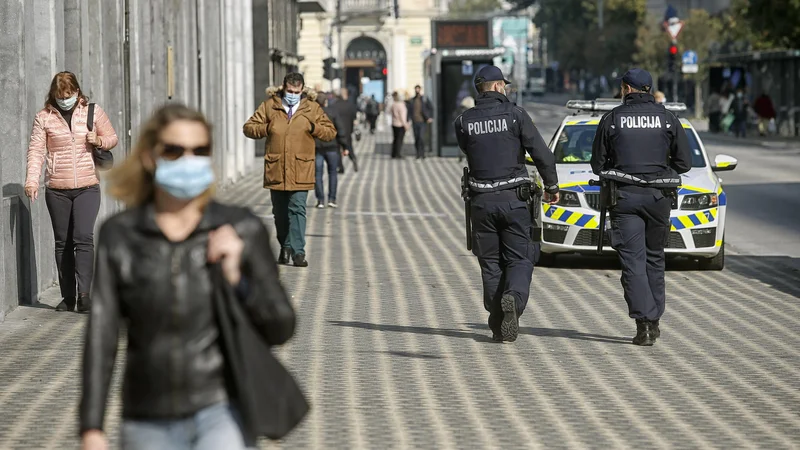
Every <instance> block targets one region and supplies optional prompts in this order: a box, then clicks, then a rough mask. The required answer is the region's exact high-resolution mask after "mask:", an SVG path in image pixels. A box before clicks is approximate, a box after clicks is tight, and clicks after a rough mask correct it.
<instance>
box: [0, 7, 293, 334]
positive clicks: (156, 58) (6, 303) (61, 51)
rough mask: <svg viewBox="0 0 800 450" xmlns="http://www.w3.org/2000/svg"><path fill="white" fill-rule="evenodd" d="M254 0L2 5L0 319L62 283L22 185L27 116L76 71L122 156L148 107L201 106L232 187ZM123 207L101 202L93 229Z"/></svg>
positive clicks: (245, 161) (47, 234) (39, 207)
mask: <svg viewBox="0 0 800 450" xmlns="http://www.w3.org/2000/svg"><path fill="white" fill-rule="evenodd" d="M252 1H253V0H185V1H181V2H174V1H173V2H164V1H162V0H102V1H101V0H63V1H58V2H49V1H24V2H23V1H11V2H8V1H4V2H0V99H2V103H3V105H4V107H3V108H0V121H2V123H3V127H4V128H3V132H2V133H0V185H2V203H1V206H0V321H2V320H3V318H4V316H5V314H6V313H7V312H8V311H10V310H11V309H13V308H14V307H16V306H17V305H18V304H32V303H35V302H36V300H37V299H38V296H39V293H40V292H41V291H43V290H44V289H45V288H47V287H48V286H51V285H52V284H53V283H54V282H55V281H56V279H57V277H56V268H55V262H54V255H53V249H54V244H53V232H52V229H51V225H50V218H49V216H48V212H47V208H46V206H45V202H44V187H43V186H42V188H41V189H42V192H40V195H39V200H38V201H36V202H33V203H31V202H30V201H29V200H28V199H27V198H26V197H25V195H24V190H23V186H24V184H25V174H26V151H27V148H28V139H29V135H30V130H31V127H32V124H33V117H34V115H35V114H36V113H37V112H38V111H39V110H40V109H41V108H42V107H43V106H44V100H45V96H46V95H47V91H48V88H49V86H50V81H51V79H52V77H53V75H54V74H56V73H57V72H60V71H63V70H69V71H71V72H73V73H75V74H76V75H77V77H78V79H79V81H80V83H81V87H82V89H83V90H84V93H86V94H88V96H89V97H90V99H91V100H92V101H93V102H97V103H98V104H100V105H101V106H102V107H103V109H104V110H105V111H106V112H107V113H108V115H109V118H110V119H111V122H112V124H113V126H114V128H115V130H116V132H117V134H118V136H119V138H120V142H119V145H118V146H117V147H116V148H115V149H114V155H115V158H116V160H117V161H119V160H121V159H123V158H125V157H126V156H127V155H128V152H129V151H130V148H131V146H132V142H135V140H136V137H137V135H138V133H139V129H140V127H141V125H142V122H143V121H145V120H147V118H148V117H149V116H150V115H151V113H152V112H153V110H154V109H155V108H157V107H159V106H160V105H162V104H164V103H167V102H176V101H179V102H182V103H185V104H188V105H190V106H193V107H196V108H199V109H201V110H202V111H203V112H205V114H206V115H207V117H208V118H209V120H210V121H211V122H212V123H213V124H214V134H215V136H214V141H215V143H216V151H215V153H214V164H215V171H216V173H217V177H218V180H219V183H220V184H222V185H224V184H227V183H231V182H233V181H235V180H237V179H239V178H240V177H241V176H243V175H244V174H245V173H246V172H247V171H249V170H252V169H253V166H254V164H253V154H254V148H253V142H252V141H251V140H248V139H246V138H245V137H244V136H243V135H242V132H241V127H242V124H243V123H244V122H245V121H246V120H247V119H248V118H249V117H250V115H251V114H252V112H253V110H254V109H255V106H254V105H253V98H254V95H253V91H254V87H253V77H252V75H251V68H252V67H253V58H254V52H253V33H252V31H253V28H252V22H253V19H252V17H251V13H252V12H253V9H252V7H253V3H252ZM277 1H283V0H276V2H277ZM101 3H102V5H101ZM126 37H127V39H126ZM259 90H260V91H261V92H263V89H261V88H259ZM118 209H119V205H117V204H116V203H115V202H114V201H112V200H111V199H109V198H107V197H105V196H104V198H103V200H102V203H101V211H100V217H99V219H98V224H100V223H102V220H103V218H104V217H107V216H108V215H109V214H111V213H113V212H115V211H117V210H118Z"/></svg>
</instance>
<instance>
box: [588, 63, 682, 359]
mask: <svg viewBox="0 0 800 450" xmlns="http://www.w3.org/2000/svg"><path fill="white" fill-rule="evenodd" d="M652 85H653V79H652V77H651V76H650V74H649V73H648V72H647V71H645V70H642V69H631V70H629V71H628V72H626V73H625V75H624V76H623V77H622V91H621V92H622V98H623V104H622V105H621V106H618V107H616V108H614V109H613V110H612V111H611V112H609V113H607V114H606V115H605V116H603V119H602V120H601V121H600V125H599V126H598V130H597V134H596V135H595V138H594V143H593V146H592V161H591V164H592V171H593V172H594V173H595V174H597V175H599V176H600V178H601V179H603V180H607V181H608V182H610V183H615V184H616V187H617V189H616V191H617V195H616V199H615V200H616V205H614V206H612V207H611V208H610V216H611V245H612V247H613V248H614V249H615V250H616V251H617V253H618V254H619V259H620V262H621V264H622V278H621V281H622V288H623V290H624V291H625V301H626V302H627V303H628V312H629V315H630V317H631V318H633V319H636V337H634V338H633V344H635V345H653V344H654V343H655V340H656V338H658V337H659V336H660V335H661V331H660V329H659V319H660V318H661V316H662V315H663V314H664V306H665V302H666V290H665V285H664V267H665V258H664V247H665V245H666V242H667V240H668V239H669V231H670V220H669V216H670V209H671V208H672V207H676V206H677V205H675V204H674V203H676V202H677V192H676V189H677V188H678V187H679V186H680V184H681V178H680V176H679V175H678V174H681V173H685V172H688V171H689V169H691V168H692V154H691V150H690V148H689V143H688V140H687V138H686V133H685V132H684V131H683V127H682V126H681V123H680V121H679V120H678V118H677V117H675V115H674V114H672V113H671V112H669V111H667V110H666V109H665V108H664V105H661V104H657V103H656V101H655V98H654V97H653V96H652V95H651V94H650V87H651V86H652ZM612 205H613V200H612Z"/></svg>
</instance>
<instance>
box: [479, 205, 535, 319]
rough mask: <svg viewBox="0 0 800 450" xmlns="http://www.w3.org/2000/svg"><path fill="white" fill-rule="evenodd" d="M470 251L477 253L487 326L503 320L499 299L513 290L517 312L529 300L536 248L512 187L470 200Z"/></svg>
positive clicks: (524, 207) (528, 218) (526, 215)
mask: <svg viewBox="0 0 800 450" xmlns="http://www.w3.org/2000/svg"><path fill="white" fill-rule="evenodd" d="M470 211H471V214H472V235H473V236H472V253H473V254H474V255H475V256H477V257H478V263H479V264H480V266H481V276H482V278H483V307H484V308H485V309H486V310H487V311H489V327H490V328H492V330H497V329H499V327H500V324H501V322H502V320H503V311H502V309H501V307H500V300H501V298H502V297H503V295H504V294H507V293H508V294H512V295H513V296H514V297H515V298H516V300H517V313H518V314H522V312H523V311H524V310H525V306H526V305H527V304H528V297H529V295H530V286H531V277H532V276H533V262H534V261H535V260H536V258H537V253H538V251H539V248H538V246H537V245H536V244H534V242H533V241H532V240H531V238H530V232H531V226H532V225H531V216H530V213H529V212H528V207H527V205H526V204H525V202H523V201H521V200H519V199H518V198H517V192H516V190H515V189H509V190H504V191H498V192H490V193H485V194H475V195H474V196H473V198H472V202H471V210H470Z"/></svg>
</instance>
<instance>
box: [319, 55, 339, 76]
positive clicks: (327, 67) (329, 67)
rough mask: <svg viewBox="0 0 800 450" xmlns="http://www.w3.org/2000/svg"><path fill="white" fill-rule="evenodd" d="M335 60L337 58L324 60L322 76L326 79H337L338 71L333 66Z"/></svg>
mask: <svg viewBox="0 0 800 450" xmlns="http://www.w3.org/2000/svg"><path fill="white" fill-rule="evenodd" d="M335 62H336V58H325V59H323V60H322V64H323V65H322V77H323V78H325V79H326V80H334V79H336V71H335V70H334V68H333V63H335Z"/></svg>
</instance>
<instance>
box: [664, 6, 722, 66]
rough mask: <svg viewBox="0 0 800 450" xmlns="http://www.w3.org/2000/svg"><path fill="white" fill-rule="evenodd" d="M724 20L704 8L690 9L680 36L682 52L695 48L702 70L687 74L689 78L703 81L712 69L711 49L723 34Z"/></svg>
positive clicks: (679, 41)
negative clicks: (709, 60) (710, 61)
mask: <svg viewBox="0 0 800 450" xmlns="http://www.w3.org/2000/svg"><path fill="white" fill-rule="evenodd" d="M722 27H723V21H722V20H721V19H719V18H717V17H712V16H711V15H709V13H708V11H706V10H704V9H693V10H691V11H689V17H688V18H687V19H686V20H685V21H684V24H683V30H682V31H681V34H680V36H679V38H678V44H679V46H678V48H679V49H680V52H683V51H684V50H694V51H695V52H696V53H697V60H698V62H699V64H700V67H699V69H700V71H699V72H698V73H696V74H691V75H687V77H688V78H690V79H694V80H696V81H701V80H703V79H705V78H706V76H707V75H708V71H709V69H710V67H709V64H707V61H708V57H709V55H710V54H711V49H712V47H713V46H714V44H716V43H717V42H718V41H719V40H720V38H721V36H722ZM665 34H666V33H665Z"/></svg>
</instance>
